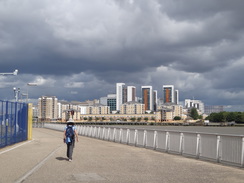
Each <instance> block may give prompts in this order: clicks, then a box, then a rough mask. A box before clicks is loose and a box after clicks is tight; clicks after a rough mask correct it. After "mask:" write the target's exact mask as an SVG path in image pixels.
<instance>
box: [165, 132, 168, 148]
mask: <svg viewBox="0 0 244 183" xmlns="http://www.w3.org/2000/svg"><path fill="white" fill-rule="evenodd" d="M165 150H166V152H169V132H166V138H165Z"/></svg>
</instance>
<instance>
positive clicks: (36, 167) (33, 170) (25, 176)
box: [15, 145, 62, 183]
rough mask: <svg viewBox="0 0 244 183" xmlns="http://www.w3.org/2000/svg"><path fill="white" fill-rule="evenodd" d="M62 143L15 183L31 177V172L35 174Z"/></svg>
mask: <svg viewBox="0 0 244 183" xmlns="http://www.w3.org/2000/svg"><path fill="white" fill-rule="evenodd" d="M61 147H62V145H60V146H59V147H58V148H57V149H55V150H53V151H52V152H51V153H50V154H49V155H48V156H47V157H46V158H44V159H43V160H42V161H41V162H40V163H38V164H37V165H36V166H35V167H34V168H32V169H31V170H30V171H29V172H27V173H26V174H25V175H24V176H23V177H21V178H20V179H19V180H17V181H16V182H15V183H22V182H23V181H24V180H25V179H26V178H27V177H29V176H30V175H31V174H33V173H34V172H35V171H37V170H38V169H39V168H41V167H42V165H43V164H44V163H45V162H46V161H47V160H48V159H49V158H50V157H51V156H52V155H53V154H55V153H56V152H57V151H58V150H59V149H60V148H61Z"/></svg>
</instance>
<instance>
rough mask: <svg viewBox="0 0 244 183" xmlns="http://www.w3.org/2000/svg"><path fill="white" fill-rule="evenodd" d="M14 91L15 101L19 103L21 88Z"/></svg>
mask: <svg viewBox="0 0 244 183" xmlns="http://www.w3.org/2000/svg"><path fill="white" fill-rule="evenodd" d="M13 90H14V96H15V101H16V102H18V101H19V92H20V88H16V87H14V88H13Z"/></svg>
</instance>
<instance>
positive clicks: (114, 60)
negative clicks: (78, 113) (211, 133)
mask: <svg viewBox="0 0 244 183" xmlns="http://www.w3.org/2000/svg"><path fill="white" fill-rule="evenodd" d="M243 7H244V1H243V0H204V1H203V0H0V73H5V72H12V71H14V69H18V70H19V74H18V75H17V76H0V98H1V99H5V100H6V99H7V100H10V99H12V98H13V90H12V88H13V87H20V88H21V92H23V93H24V92H26V91H28V93H29V97H30V98H38V97H40V96H41V95H55V96H57V97H58V99H65V100H68V101H71V100H78V101H84V100H87V99H90V100H92V99H95V98H97V99H99V98H100V97H102V96H106V95H107V94H108V93H115V84H116V82H124V83H126V84H127V85H135V86H136V87H137V90H138V96H140V95H139V93H140V92H139V90H140V87H141V86H142V85H152V86H153V88H154V89H156V90H158V96H159V97H162V85H165V84H172V85H174V86H175V88H176V89H178V90H179V93H180V100H181V101H183V100H184V99H187V98H190V99H192V98H194V99H198V100H202V101H203V102H204V103H205V105H243V104H244V82H243V77H242V76H243V73H244V11H243ZM29 82H33V83H38V86H37V87H27V83H29Z"/></svg>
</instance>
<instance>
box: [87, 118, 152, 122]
mask: <svg viewBox="0 0 244 183" xmlns="http://www.w3.org/2000/svg"><path fill="white" fill-rule="evenodd" d="M83 119H84V120H88V121H92V120H94V119H95V121H99V120H100V121H104V120H106V119H105V118H104V117H102V118H98V117H95V118H94V119H93V118H92V117H88V118H87V117H84V118H83ZM109 120H110V121H116V120H119V121H127V119H126V118H121V119H115V118H110V119H109ZM129 120H130V121H133V122H134V121H139V122H140V121H142V120H144V121H146V122H147V121H148V120H149V118H148V117H145V118H140V117H139V118H135V117H133V118H130V119H129ZM151 120H155V118H154V117H151Z"/></svg>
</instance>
